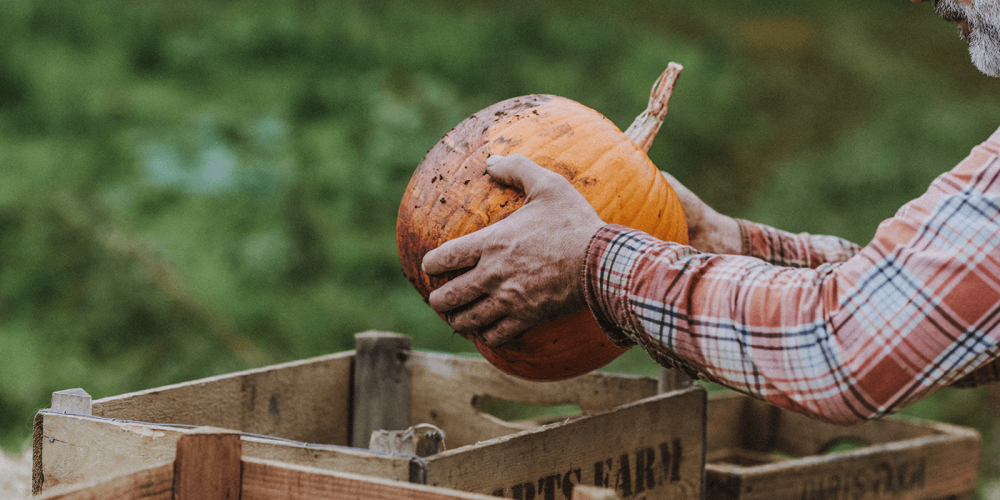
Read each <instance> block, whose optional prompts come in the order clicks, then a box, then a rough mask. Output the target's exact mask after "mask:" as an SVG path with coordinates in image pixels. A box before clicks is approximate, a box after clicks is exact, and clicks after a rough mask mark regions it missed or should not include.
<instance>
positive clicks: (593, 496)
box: [572, 486, 621, 500]
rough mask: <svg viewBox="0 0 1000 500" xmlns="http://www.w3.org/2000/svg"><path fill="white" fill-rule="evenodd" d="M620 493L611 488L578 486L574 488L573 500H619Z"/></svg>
mask: <svg viewBox="0 0 1000 500" xmlns="http://www.w3.org/2000/svg"><path fill="white" fill-rule="evenodd" d="M619 498H621V497H620V496H618V492H616V491H615V490H613V489H611V488H598V487H596V486H577V487H575V488H573V497H572V500H618V499H619Z"/></svg>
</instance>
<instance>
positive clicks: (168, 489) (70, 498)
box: [32, 461, 174, 500]
mask: <svg viewBox="0 0 1000 500" xmlns="http://www.w3.org/2000/svg"><path fill="white" fill-rule="evenodd" d="M173 481H174V463H173V461H170V462H167V463H164V464H160V465H157V466H153V467H150V468H146V469H142V470H139V471H136V472H131V473H128V474H123V475H118V476H112V477H110V478H99V479H91V480H88V481H83V482H80V483H77V484H74V485H62V486H57V487H55V488H52V489H51V490H49V491H47V492H46V493H44V494H42V495H39V496H33V497H32V499H33V500H108V499H111V498H113V499H115V500H173V499H174V494H173Z"/></svg>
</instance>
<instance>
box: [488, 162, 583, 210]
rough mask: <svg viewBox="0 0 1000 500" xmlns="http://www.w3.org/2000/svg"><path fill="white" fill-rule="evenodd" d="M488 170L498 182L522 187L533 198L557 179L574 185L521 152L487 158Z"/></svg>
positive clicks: (568, 184)
mask: <svg viewBox="0 0 1000 500" xmlns="http://www.w3.org/2000/svg"><path fill="white" fill-rule="evenodd" d="M486 171H487V172H489V174H490V177H492V178H493V179H494V180H496V181H497V182H500V183H502V184H506V185H508V186H512V187H515V188H518V189H520V190H521V191H523V192H524V193H525V195H527V197H528V199H529V200H531V199H532V198H534V197H535V196H537V195H538V194H539V192H540V191H541V190H543V186H545V185H547V184H548V183H550V182H554V181H557V180H560V179H561V180H563V181H565V183H566V185H567V186H568V187H570V188H572V185H571V184H570V183H569V181H567V180H566V179H565V178H564V177H563V176H561V175H559V174H557V173H555V172H553V171H551V170H549V169H547V168H544V167H542V166H540V165H539V164H537V163H535V162H533V161H531V160H530V159H528V157H526V156H524V155H521V154H513V155H510V156H500V155H493V156H490V157H489V158H487V159H486Z"/></svg>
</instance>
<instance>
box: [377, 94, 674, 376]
mask: <svg viewBox="0 0 1000 500" xmlns="http://www.w3.org/2000/svg"><path fill="white" fill-rule="evenodd" d="M515 153H520V154H523V155H524V156H526V157H528V158H530V159H531V160H533V161H534V162H536V163H538V164H539V165H541V166H542V167H545V168H547V169H549V170H552V171H554V172H556V173H559V174H560V175H562V176H563V177H565V178H566V179H568V180H569V181H570V182H571V183H572V184H573V186H574V187H575V188H576V189H577V190H578V191H579V192H580V193H581V194H582V195H583V196H584V198H586V199H587V201H589V202H590V204H591V205H592V206H593V207H594V209H595V210H596V211H597V213H598V215H599V216H600V217H601V219H602V220H604V222H607V223H609V224H621V225H625V226H629V227H632V228H634V229H639V230H641V231H644V232H646V233H649V234H651V235H653V236H655V237H657V238H659V239H661V240H667V241H675V242H679V243H684V244H686V243H687V223H686V221H685V217H684V212H683V209H682V208H681V205H680V202H679V200H678V199H677V195H676V193H674V191H673V189H672V188H671V187H670V185H669V184H668V183H667V181H666V180H665V179H664V178H663V176H662V175H661V174H660V172H659V170H658V169H657V167H656V166H655V165H654V164H653V162H652V161H650V160H649V157H647V156H646V153H645V151H643V150H642V149H640V148H639V147H638V146H636V145H635V144H634V143H633V142H632V141H631V140H630V139H629V138H628V137H627V136H626V135H625V134H624V133H623V132H622V131H621V130H620V129H619V128H618V127H617V126H615V125H614V124H613V123H612V122H611V121H610V120H608V119H607V118H605V117H604V116H603V115H601V114H600V113H598V112H597V111H594V110H593V109H591V108H589V107H587V106H584V105H582V104H579V103H577V102H575V101H572V100H570V99H566V98H563V97H558V96H553V95H542V94H534V95H529V96H523V97H517V98H513V99H508V100H505V101H502V102H499V103H497V104H494V105H492V106H490V107H488V108H486V109H483V110H482V111H480V112H478V113H476V114H474V115H472V116H470V117H469V118H467V119H466V120H464V121H462V122H461V123H460V124H459V125H458V126H456V127H455V128H454V129H452V130H451V131H450V132H448V133H447V134H446V135H445V136H444V137H443V138H442V139H441V140H440V141H439V142H438V143H437V144H436V145H435V146H434V147H433V148H431V150H430V151H428V153H427V155H426V156H425V157H424V159H423V161H422V162H421V163H420V165H419V166H418V167H417V169H416V171H415V172H414V174H413V177H412V178H411V179H410V183H409V185H408V186H407V188H406V192H405V193H404V195H403V199H402V201H401V202H400V207H399V216H398V219H397V224H396V245H397V249H398V251H399V259H400V263H401V265H402V267H403V273H404V274H405V275H406V277H407V279H409V281H410V283H412V284H413V286H414V287H415V288H416V289H417V290H418V291H419V292H420V294H421V295H422V296H423V297H424V300H425V301H426V300H427V297H428V295H429V294H430V292H431V291H432V290H434V289H436V288H438V287H440V286H441V285H443V284H444V283H445V282H447V280H448V279H450V278H452V277H454V275H457V274H458V273H452V275H450V276H433V277H431V276H428V275H426V274H424V273H423V271H421V269H420V265H421V262H422V260H423V258H424V255H425V254H426V253H427V252H429V251H430V250H433V249H434V248H437V247H438V246H440V245H441V244H442V243H444V242H445V241H448V240H451V239H453V238H457V237H459V236H463V235H466V234H469V233H472V232H473V231H476V230H478V229H481V228H483V227H485V226H487V225H489V224H492V223H494V222H496V221H499V220H502V219H504V218H505V217H507V216H508V215H510V214H511V213H512V212H514V210H516V209H517V208H518V207H520V206H521V205H522V204H523V203H524V194H523V193H522V192H520V191H519V190H517V189H514V188H510V187H506V186H503V185H501V184H499V183H497V182H494V181H493V180H491V179H490V177H489V175H487V174H486V167H485V165H486V158H488V157H489V156H490V155H494V154H497V155H503V156H507V155H511V154H515ZM552 216H553V217H558V216H559V215H558V214H552ZM442 316H443V315H442ZM466 338H467V339H468V340H470V341H472V342H473V343H474V344H475V346H476V348H477V349H478V350H479V352H480V353H482V355H483V356H484V357H485V358H486V359H487V360H488V361H489V362H490V363H492V364H493V365H494V366H496V367H497V368H499V369H501V370H502V371H504V372H506V373H509V374H511V375H514V376H517V377H520V378H524V379H528V380H537V381H548V380H561V379H566V378H571V377H575V376H578V375H582V374H584V373H587V372H590V371H592V370H595V369H597V368H600V367H602V366H604V365H606V364H607V363H609V362H611V361H612V360H614V359H615V358H617V357H618V356H620V355H621V354H622V353H624V352H625V350H626V349H619V348H618V347H616V346H615V345H614V344H613V343H612V342H611V340H610V339H609V338H608V337H607V336H606V335H605V334H604V332H603V331H602V330H601V328H600V327H599V326H598V325H597V321H596V319H595V318H594V316H593V314H592V313H591V312H590V311H588V310H583V311H580V312H577V313H575V314H572V315H569V316H566V317H563V318H559V319H557V320H554V321H550V322H548V323H545V324H542V325H538V326H536V327H534V328H532V329H530V330H528V331H527V332H525V333H524V334H523V335H521V336H520V337H518V338H516V339H514V340H512V341H509V342H507V343H505V344H503V345H502V346H499V347H489V346H487V345H485V344H482V343H481V342H479V340H478V339H477V337H476V336H475V335H466Z"/></svg>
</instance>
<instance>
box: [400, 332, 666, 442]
mask: <svg viewBox="0 0 1000 500" xmlns="http://www.w3.org/2000/svg"><path fill="white" fill-rule="evenodd" d="M410 377H411V378H410V380H411V382H410V388H411V389H410V390H411V393H410V416H409V421H410V424H411V425H416V424H419V423H429V424H433V425H435V426H437V427H439V428H441V429H442V430H444V432H445V434H446V435H447V439H446V443H447V445H448V448H449V449H454V448H457V447H461V446H466V445H472V444H475V443H477V442H479V441H485V440H487V439H493V438H497V437H501V436H506V435H509V434H513V433H516V432H521V431H524V430H527V429H532V428H535V427H537V425H536V424H527V425H522V424H518V423H511V422H504V421H502V420H500V419H497V418H494V417H492V416H490V415H487V414H485V413H482V412H480V411H479V410H478V409H477V408H476V402H477V398H481V397H483V396H489V397H493V398H498V399H503V400H507V401H514V402H518V403H529V404H536V405H564V404H575V405H578V406H579V407H580V409H581V410H582V411H583V413H584V414H589V413H594V412H600V411H606V410H608V409H611V408H614V407H616V406H619V405H622V404H626V403H631V402H634V401H638V400H640V399H644V398H648V397H650V396H654V395H656V394H657V390H656V386H657V381H656V380H653V379H649V378H644V377H635V376H630V375H616V374H608V373H602V372H593V373H589V374H587V375H583V376H580V377H577V378H573V379H569V380H563V381H558V382H529V381H526V380H523V379H520V378H517V377H513V376H511V375H508V374H506V373H504V372H502V371H500V370H498V369H497V368H495V367H494V366H493V365H491V364H489V363H488V362H487V361H485V360H483V359H479V358H468V357H462V356H455V355H447V354H436V353H429V352H420V351H414V352H413V353H412V354H411V360H410Z"/></svg>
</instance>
